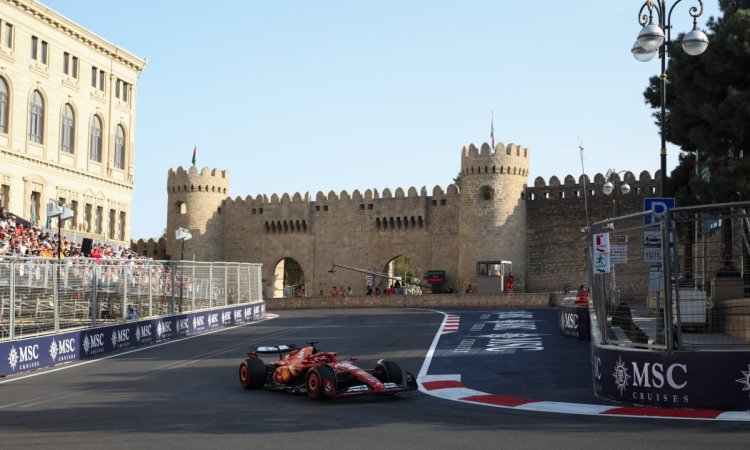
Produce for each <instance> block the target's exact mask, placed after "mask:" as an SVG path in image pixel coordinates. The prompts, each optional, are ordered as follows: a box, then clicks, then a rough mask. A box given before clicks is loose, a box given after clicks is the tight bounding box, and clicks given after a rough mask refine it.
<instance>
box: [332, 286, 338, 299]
mask: <svg viewBox="0 0 750 450" xmlns="http://www.w3.org/2000/svg"><path fill="white" fill-rule="evenodd" d="M338 296H339V290H338V289H336V286H334V287H333V289H331V297H338Z"/></svg>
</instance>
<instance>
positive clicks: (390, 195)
mask: <svg viewBox="0 0 750 450" xmlns="http://www.w3.org/2000/svg"><path fill="white" fill-rule="evenodd" d="M458 195H459V190H458V187H457V186H456V185H454V184H451V185H448V186H447V187H446V189H445V190H444V189H443V187H441V186H435V187H434V188H433V189H432V193H431V194H429V195H428V190H427V188H426V187H425V186H422V187H421V188H419V190H418V189H417V188H416V187H414V186H411V187H409V188H408V189H407V190H404V188H401V187H398V188H396V189H395V190H394V191H391V189H390V188H384V189H383V190H382V192H381V191H379V190H378V189H367V190H366V191H365V193H364V194H362V193H361V192H360V191H359V189H355V190H354V191H352V193H351V194H349V192H348V191H346V190H343V191H341V192H339V193H336V192H335V191H329V192H328V193H327V194H326V193H324V192H322V191H318V193H317V194H315V197H314V199H313V197H312V196H311V195H310V193H309V192H306V193H305V194H304V195H303V194H300V193H299V192H295V193H294V194H293V195H290V194H288V193H284V194H282V195H280V196H279V194H271V196H270V197H269V196H268V195H265V194H262V195H261V194H259V195H257V196H255V197H253V196H252V195H248V196H246V197H245V198H242V197H240V196H237V197H234V198H232V197H228V198H227V199H226V200H225V202H226V204H227V205H231V206H247V207H251V208H258V207H262V206H264V205H265V206H268V205H282V204H289V205H304V204H309V203H311V202H316V203H325V204H328V205H332V204H335V203H345V204H349V203H361V202H363V201H374V200H391V199H410V200H413V199H429V198H438V199H441V198H445V197H457V196H458Z"/></svg>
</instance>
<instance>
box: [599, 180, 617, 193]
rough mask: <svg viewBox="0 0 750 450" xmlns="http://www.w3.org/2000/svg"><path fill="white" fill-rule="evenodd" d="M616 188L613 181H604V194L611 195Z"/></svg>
mask: <svg viewBox="0 0 750 450" xmlns="http://www.w3.org/2000/svg"><path fill="white" fill-rule="evenodd" d="M614 190H615V185H613V184H612V182H611V181H607V182H606V183H604V186H602V192H604V195H609V194H611V193H612V191H614Z"/></svg>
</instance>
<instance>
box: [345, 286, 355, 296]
mask: <svg viewBox="0 0 750 450" xmlns="http://www.w3.org/2000/svg"><path fill="white" fill-rule="evenodd" d="M346 295H348V296H349V297H351V296H352V295H354V291H352V287H351V286H349V287H348V288H346Z"/></svg>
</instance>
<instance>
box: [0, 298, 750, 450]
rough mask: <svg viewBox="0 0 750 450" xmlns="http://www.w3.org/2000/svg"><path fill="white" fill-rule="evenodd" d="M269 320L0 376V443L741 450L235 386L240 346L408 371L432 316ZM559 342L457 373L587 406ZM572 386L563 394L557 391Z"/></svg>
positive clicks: (446, 404)
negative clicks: (315, 353) (306, 350)
mask: <svg viewBox="0 0 750 450" xmlns="http://www.w3.org/2000/svg"><path fill="white" fill-rule="evenodd" d="M478 313H482V312H481V311H462V312H460V314H469V315H472V314H478ZM279 315H280V317H278V318H276V319H273V320H268V321H264V322H256V323H251V324H245V325H243V326H239V327H235V328H229V329H223V330H221V331H220V332H214V333H211V334H204V335H199V336H196V337H191V338H185V339H180V340H176V341H171V342H169V343H167V344H165V345H161V344H157V345H153V346H150V347H146V348H144V349H141V350H137V351H130V352H123V353H119V354H114V355H112V356H111V357H107V358H102V359H99V360H89V361H87V362H86V363H83V364H80V363H78V364H71V365H67V366H61V367H62V370H60V368H54V369H45V370H41V371H38V372H35V373H34V374H33V376H17V377H14V378H9V379H3V380H0V448H76V449H83V448H96V449H100V448H253V449H266V448H267V449H296V448H300V449H318V448H321V449H322V448H326V449H330V448H336V449H376V448H377V449H384V448H386V449H424V448H429V449H469V448H477V449H480V448H481V449H499V448H512V449H516V448H518V449H527V448H528V449H532V448H533V449H536V448H571V449H586V448H597V449H599V448H636V447H639V448H680V449H688V448H701V449H707V448H719V447H723V448H727V449H730V448H748V442H750V425H748V424H747V423H740V422H711V421H692V420H655V419H639V418H622V417H600V416H580V415H565V414H550V413H538V412H529V411H518V410H512V409H502V408H492V407H487V406H481V405H473V404H466V403H460V402H455V401H450V400H444V399H440V398H435V397H432V396H429V395H425V394H424V393H422V392H410V393H403V394H399V395H396V396H391V397H361V398H354V399H344V400H332V401H323V402H313V401H310V400H308V399H307V398H306V396H304V395H291V394H284V393H279V392H271V391H263V390H261V391H244V390H242V389H241V388H240V386H239V383H238V379H237V369H238V366H239V363H240V361H241V360H242V359H243V356H244V353H245V352H246V350H247V348H248V347H249V346H250V345H261V344H277V343H304V342H305V341H308V340H317V341H319V344H318V347H319V348H321V349H323V350H326V351H336V352H338V354H339V357H342V358H348V357H349V356H357V357H358V358H359V360H358V364H359V365H360V366H362V367H365V368H369V367H371V366H373V365H374V363H375V361H377V360H378V359H379V358H384V357H386V358H390V359H393V360H395V361H397V362H398V363H399V365H400V366H401V367H402V369H404V370H408V371H411V372H413V373H415V374H417V373H418V372H419V371H420V369H421V368H422V365H423V362H424V360H425V355H426V354H427V352H428V350H429V349H430V346H431V344H432V342H433V340H434V338H435V334H436V332H438V330H439V327H440V325H441V323H442V322H443V318H444V316H443V315H442V314H438V313H435V312H431V311H424V310H401V309H399V310H380V309H378V310H313V311H283V312H280V313H279ZM550 342H552V341H550ZM558 344H559V345H558ZM569 344H570V346H571V347H568V348H567V349H565V348H564V347H565V344H564V343H557V344H555V345H554V346H552V347H550V349H551V350H552V351H549V352H535V353H536V354H538V355H541V356H543V360H542V361H541V362H532V363H529V364H531V366H530V367H531V369H530V372H526V373H527V376H524V375H523V373H524V372H523V371H522V370H521V368H522V367H523V366H524V364H525V363H524V362H522V361H519V362H518V363H517V364H516V363H513V364H515V365H512V366H509V367H506V362H504V361H505V360H508V359H509V358H493V359H489V358H488V359H487V360H486V361H482V360H476V358H474V359H475V360H476V361H479V362H478V363H476V364H474V363H472V364H471V366H476V369H470V368H469V369H467V371H466V372H464V373H466V375H465V377H464V379H463V380H464V382H466V383H468V384H471V383H475V384H477V385H478V386H477V387H478V388H481V389H483V390H487V391H489V392H493V393H501V392H498V389H511V390H513V392H502V394H506V395H519V394H524V395H529V394H530V395H529V396H532V397H538V395H536V394H540V395H542V394H544V395H548V394H549V395H558V396H559V398H560V399H563V400H569V399H573V398H578V396H579V395H583V396H586V395H588V397H586V398H583V399H580V401H583V402H588V401H592V402H593V401H595V400H594V399H592V397H591V394H590V392H588V393H586V392H585V388H583V386H585V383H583V382H581V383H577V382H578V381H582V380H578V379H577V378H576V377H577V376H578V374H580V373H583V372H581V371H580V367H578V366H576V365H574V364H573V363H575V362H576V361H575V360H573V361H572V362H571V358H579V357H580V355H584V354H585V350H586V349H585V348H583V350H581V349H582V347H581V345H580V344H581V343H579V342H576V341H572V340H571V341H569ZM545 345H547V344H545ZM549 345H552V344H549ZM575 346H578V347H577V349H576V347H575ZM444 348H446V349H449V348H451V345H448V344H447V343H446V346H445V347H444ZM454 349H455V348H454ZM571 349H572V350H571ZM451 351H452V350H451ZM530 353H531V352H530ZM558 355H560V356H565V358H562V357H561V358H557V357H556V356H558ZM576 355H578V356H576ZM449 356H450V355H449V352H445V354H444V355H443V356H442V357H441V358H443V359H444V361H438V359H439V358H437V357H436V358H434V360H433V362H432V365H431V367H430V373H432V372H433V371H436V372H439V371H443V370H450V369H454V368H456V367H457V368H458V369H461V370H463V369H465V368H466V365H464V364H463V363H461V362H457V361H455V360H459V359H462V358H463V359H467V358H465V357H462V356H458V355H457V356H456V357H455V358H450V357H449ZM505 356H508V355H505ZM475 357H476V355H475ZM523 358H526V355H524V357H523ZM468 359H471V358H468ZM468 359H467V360H468ZM476 361H475V362H476ZM526 363H528V361H526ZM446 364H447V365H448V366H446ZM451 364H454V365H455V364H457V366H456V367H452V366H450V365H451ZM576 367H577V368H576ZM569 369H570V371H572V373H573V375H571V376H568V375H566V374H567V373H568V371H569ZM516 372H520V373H516ZM585 372H586V374H587V375H588V370H585ZM531 373H533V375H530V374H531ZM483 374H484V375H483ZM589 379H590V378H589ZM493 380H499V381H497V383H495V382H493ZM571 381H575V382H576V383H573V385H572V387H563V385H564V384H565V383H568V384H569V383H570V382H571ZM550 386H557V387H556V388H550Z"/></svg>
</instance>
